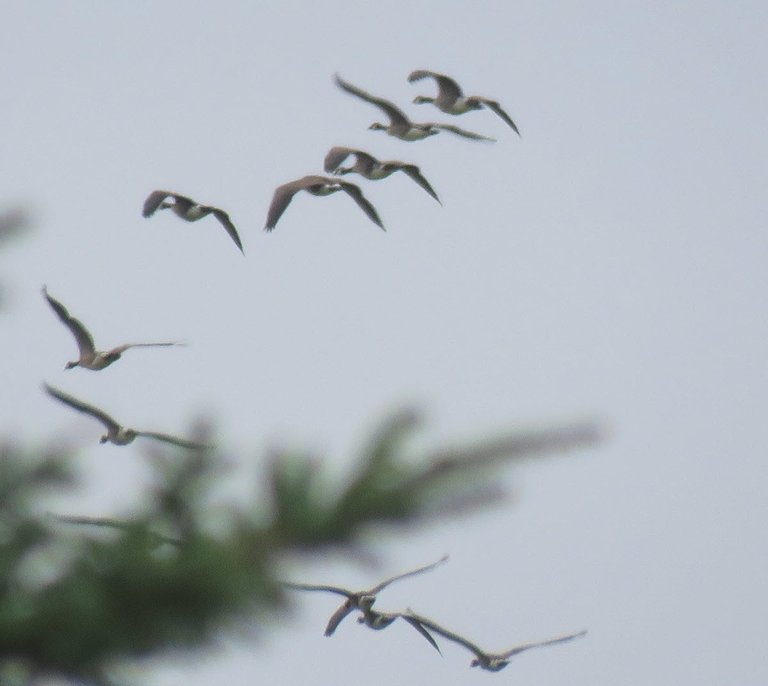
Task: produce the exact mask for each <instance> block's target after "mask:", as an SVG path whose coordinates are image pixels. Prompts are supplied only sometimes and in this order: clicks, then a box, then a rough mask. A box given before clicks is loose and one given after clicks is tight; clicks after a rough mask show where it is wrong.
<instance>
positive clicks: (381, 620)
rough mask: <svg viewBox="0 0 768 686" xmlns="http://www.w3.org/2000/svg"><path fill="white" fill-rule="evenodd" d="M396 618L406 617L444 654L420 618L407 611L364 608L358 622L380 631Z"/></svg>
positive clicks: (407, 620)
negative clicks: (378, 610)
mask: <svg viewBox="0 0 768 686" xmlns="http://www.w3.org/2000/svg"><path fill="white" fill-rule="evenodd" d="M396 619H404V620H405V621H406V622H408V624H410V625H411V626H412V627H413V628H414V629H416V631H418V632H419V633H420V634H421V635H422V636H423V637H424V638H425V639H427V641H429V644H430V645H431V646H432V647H433V648H434V649H435V650H436V651H437V652H438V653H440V654H441V655H442V653H441V651H440V647H439V646H438V645H437V641H435V639H434V637H433V636H432V634H430V633H429V631H427V630H426V629H425V628H424V627H423V626H422V624H421V622H420V621H419V620H418V619H416V618H415V617H412V616H411V615H410V614H408V613H407V612H377V611H376V610H372V609H371V608H368V609H367V610H363V614H362V615H360V616H359V617H358V618H357V621H358V624H365V625H366V626H367V627H369V628H371V629H375V630H376V631H380V630H381V629H386V628H387V627H388V626H389V625H390V624H392V622H394V621H395V620H396Z"/></svg>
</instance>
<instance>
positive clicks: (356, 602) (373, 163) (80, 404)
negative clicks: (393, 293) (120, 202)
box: [43, 70, 586, 672]
mask: <svg viewBox="0 0 768 686" xmlns="http://www.w3.org/2000/svg"><path fill="white" fill-rule="evenodd" d="M424 79H433V80H434V81H435V82H436V83H437V87H438V92H437V95H436V96H435V97H428V96H423V95H418V96H416V97H415V98H414V103H416V104H423V103H431V104H433V105H434V106H435V107H437V108H438V109H439V110H440V111H442V112H444V113H446V114H451V115H461V114H465V113H467V112H471V111H473V110H482V109H486V108H487V109H489V110H491V111H492V112H494V113H495V114H496V115H498V116H499V117H500V118H501V119H502V120H503V121H504V122H505V123H506V124H507V125H508V126H509V127H510V128H512V130H513V131H515V133H517V134H518V135H520V131H519V130H518V128H517V125H516V124H515V123H514V121H512V119H511V117H510V116H509V115H508V114H507V113H506V112H505V111H504V110H503V109H502V107H501V105H500V104H499V103H498V102H497V101H496V100H491V99H489V98H485V97H480V96H465V95H464V94H463V92H462V90H461V88H460V87H459V85H458V84H457V83H456V81H454V80H453V79H452V78H450V77H448V76H446V75H445V74H440V73H438V72H433V71H427V70H416V71H413V72H411V74H410V76H409V77H408V81H410V82H412V83H413V82H417V81H421V80H424ZM335 82H336V84H337V86H338V87H339V88H340V89H342V90H343V91H345V92H346V93H348V94H350V95H353V96H355V97H356V98H358V99H360V100H363V101H364V102H367V103H369V104H371V105H374V106H375V107H377V108H379V109H380V110H381V111H382V112H383V113H384V114H385V115H386V117H387V118H388V120H389V123H388V124H386V125H385V124H381V123H379V122H375V123H373V124H371V125H370V127H369V128H370V129H372V130H382V131H386V133H387V134H389V135H390V136H393V137H395V138H398V139H400V140H403V141H408V142H412V141H418V140H423V139H425V138H429V137H431V136H435V135H437V134H439V133H441V132H443V131H446V132H448V133H452V134H454V135H456V136H460V137H463V138H467V139H470V140H476V141H486V142H491V141H493V140H494V139H493V138H490V137H488V136H484V135H482V134H479V133H475V132H473V131H468V130H466V129H462V128H459V127H457V126H453V125H451V124H441V123H436V122H426V123H415V122H413V121H411V120H410V119H409V118H408V117H407V116H406V115H405V114H404V113H403V111H402V110H401V109H400V108H398V107H397V106H396V105H395V104H393V103H392V102H390V101H389V100H385V99H384V98H381V97H377V96H374V95H371V94H370V93H368V92H366V91H364V90H362V89H361V88H358V87H357V86H354V85H352V84H351V83H349V82H347V81H345V80H344V79H342V78H341V77H340V76H339V75H336V76H335ZM350 157H353V158H354V164H352V165H351V166H348V167H342V166H341V165H342V164H343V163H344V162H345V161H346V160H347V159H348V158H350ZM323 168H324V170H325V172H326V173H327V174H332V175H333V176H319V175H313V174H310V175H307V176H303V177H300V178H298V179H296V180H294V181H289V182H287V183H283V184H282V185H280V186H278V187H277V188H276V189H275V191H274V194H273V197H272V201H271V203H270V206H269V210H268V212H267V219H266V224H265V227H264V228H265V229H266V230H267V231H272V229H274V228H275V226H276V225H277V223H278V221H279V220H280V218H281V217H282V215H283V214H284V212H285V211H286V209H287V208H288V206H289V205H290V203H291V201H292V200H293V197H294V196H295V195H296V194H297V193H299V191H306V192H307V193H308V194H309V195H315V196H326V195H332V194H334V193H337V192H340V191H341V192H343V193H345V194H346V195H347V196H349V197H350V198H351V199H352V200H353V201H354V202H355V204H356V205H357V206H358V207H359V208H360V209H361V210H362V211H363V213H364V214H365V215H366V217H367V218H368V219H369V220H370V221H371V222H373V223H374V224H376V225H377V226H378V227H379V228H381V229H384V224H383V223H382V221H381V218H380V217H379V214H378V212H377V210H376V208H375V207H374V206H373V204H372V203H371V202H370V201H369V200H368V199H367V198H366V197H365V195H364V194H363V191H362V190H361V189H360V187H359V186H357V185H355V184H353V183H350V182H348V181H344V180H341V179H340V178H338V177H340V176H345V175H347V174H352V173H355V174H358V175H359V176H362V177H363V178H365V179H368V180H372V181H377V180H381V179H385V178H387V177H389V176H391V175H392V174H394V173H395V172H402V173H404V174H405V175H406V176H408V177H409V178H410V179H411V180H413V181H414V182H415V183H416V184H418V185H419V186H420V187H421V188H422V189H423V190H424V191H425V192H426V193H428V194H429V195H430V196H431V197H432V198H434V199H435V200H436V201H437V202H438V203H440V198H439V197H438V195H437V193H436V192H435V190H434V189H433V188H432V185H431V184H430V183H429V181H427V179H426V177H425V176H424V175H423V174H422V172H421V169H420V168H419V167H418V166H417V165H415V164H413V163H411V162H401V161H398V160H385V161H380V160H378V159H377V158H376V157H374V156H373V155H371V154H370V153H368V152H366V151H363V150H359V149H356V148H350V147H344V146H334V147H332V148H331V149H330V150H329V151H328V153H327V154H326V156H325V159H324V161H323ZM441 204H442V203H441ZM165 209H169V210H171V211H172V212H173V213H174V214H175V215H176V216H177V217H179V218H180V219H183V220H184V221H187V222H196V221H198V220H200V219H203V218H205V217H207V216H208V215H213V216H214V217H215V218H216V220H217V221H218V222H219V223H220V224H221V226H222V227H223V228H224V230H225V231H226V232H227V235H228V236H229V238H230V239H231V240H232V242H233V243H234V244H235V245H236V246H237V248H238V250H239V251H240V252H241V253H243V254H244V250H243V244H242V241H241V239H240V236H239V234H238V232H237V229H236V228H235V226H234V224H233V223H232V221H231V219H230V217H229V214H228V213H227V212H225V211H224V210H222V209H220V208H218V207H214V206H211V205H203V204H200V203H198V202H197V201H195V200H192V199H191V198H189V197H187V196H185V195H181V194H179V193H175V192H171V191H165V190H155V191H152V192H151V193H150V194H149V196H148V197H147V198H146V200H145V201H144V206H143V209H142V215H143V216H144V217H147V218H149V217H152V216H153V215H154V214H155V213H156V212H157V211H158V210H165ZM43 296H44V298H45V299H46V301H47V303H48V305H49V306H50V307H51V309H52V310H53V311H54V313H55V314H56V316H57V317H58V318H59V320H60V321H61V322H62V324H64V325H65V326H66V327H67V328H68V329H69V331H70V333H71V334H72V335H73V336H74V338H75V341H76V343H77V347H78V350H79V357H78V359H77V360H75V361H71V362H67V364H66V367H65V368H66V369H72V368H73V367H82V368H85V369H89V370H92V371H100V370H103V369H105V368H106V367H108V366H110V365H111V364H113V363H114V362H116V361H117V360H119V359H120V357H121V356H122V354H123V353H124V352H125V351H126V350H129V349H130V348H140V347H168V346H176V345H181V344H180V343H177V342H173V341H171V342H161V343H125V344H123V345H119V346H117V347H115V348H112V349H110V350H105V351H99V350H97V349H96V346H95V344H94V341H93V337H92V336H91V334H90V332H89V331H88V329H86V327H85V325H84V324H83V323H82V322H81V321H80V320H78V319H76V318H75V317H73V316H72V315H70V313H69V311H68V310H67V308H66V307H65V306H64V305H63V304H62V303H61V302H60V301H58V300H57V299H55V298H54V297H53V296H51V295H50V294H49V293H48V290H47V288H46V287H45V286H44V287H43ZM43 387H44V390H45V392H46V393H47V394H48V395H49V396H50V397H52V398H53V399H55V400H57V401H59V402H61V403H63V404H64V405H67V406H68V407H70V408H71V409H73V410H75V411H77V412H80V413H83V414H86V415H89V416H91V417H93V418H94V419H96V420H97V421H99V422H101V424H102V425H103V426H104V429H105V431H106V433H104V434H103V435H102V436H101V438H100V442H101V443H112V444H114V445H119V446H123V445H128V444H130V443H132V442H133V441H134V440H135V439H136V438H138V437H144V438H150V439H154V440H156V441H162V442H164V443H169V444H172V445H174V446H177V447H181V448H187V449H191V450H206V449H210V447H211V446H208V445H204V444H202V443H200V442H198V441H194V440H190V439H186V438H179V437H176V436H172V435H169V434H165V433H159V432H156V431H139V430H137V429H132V428H128V427H125V426H122V425H121V424H120V423H118V422H117V421H116V420H115V419H114V418H112V417H111V416H110V415H109V414H107V413H106V412H105V411H103V410H101V409H99V408H98V407H95V406H93V405H90V404H88V403H86V402H84V401H82V400H79V399H78V398H75V397H74V396H72V395H70V394H68V393H65V392H64V391H62V390H59V389H58V388H55V387H53V386H51V385H49V384H47V383H45V384H43ZM447 558H448V556H447V555H445V556H443V557H442V558H440V559H439V560H437V561H436V562H432V563H431V564H428V565H425V566H423V567H418V568H417V569H413V570H411V571H408V572H404V573H402V574H397V575H395V576H392V577H389V578H387V579H385V580H383V581H381V582H379V583H378V584H376V585H375V586H373V587H371V588H368V589H364V590H359V591H353V590H349V589H346V588H343V587H340V586H330V585H322V584H304V583H295V582H284V583H283V586H284V587H285V588H288V589H291V590H297V591H321V592H328V593H333V594H335V595H339V596H343V597H344V600H343V602H342V603H341V605H340V606H339V607H338V608H337V609H336V610H335V611H334V612H333V614H332V615H331V617H330V618H329V620H328V623H327V625H326V627H325V635H326V636H332V635H333V634H334V632H335V631H336V629H337V628H338V626H339V625H340V624H341V622H342V621H343V620H344V619H345V618H346V617H347V616H348V615H349V614H350V613H352V612H354V611H358V612H359V613H360V615H359V616H358V618H357V621H358V622H359V623H360V624H364V625H365V626H367V627H369V628H371V629H374V630H381V629H384V628H386V627H388V626H390V625H391V624H392V623H394V622H395V621H397V620H398V619H399V620H402V621H404V622H406V623H407V624H409V625H410V626H412V627H413V628H414V629H415V630H416V631H418V633H419V634H420V635H421V636H422V637H423V638H424V639H425V640H426V641H427V642H428V643H429V644H430V645H431V646H432V647H433V648H435V650H437V651H438V652H440V648H439V646H438V644H437V641H436V640H435V637H434V635H433V634H435V635H437V636H440V637H442V638H444V639H446V640H448V641H451V642H453V643H457V644H459V645H461V646H463V647H464V648H466V649H468V650H469V651H470V652H472V653H473V654H474V656H475V657H474V658H473V660H472V661H471V663H470V666H472V667H480V668H481V669H484V670H488V671H491V672H498V671H500V670H501V669H504V668H505V667H506V666H507V665H508V664H509V661H510V658H512V657H513V656H515V655H517V654H518V653H521V652H524V651H526V650H529V649H531V648H537V647H541V646H549V645H555V644H559V643H564V642H566V641H571V640H573V639H575V638H578V637H580V636H583V635H584V634H585V633H586V631H580V632H577V633H572V634H567V635H564V636H558V637H555V638H550V639H546V640H543V641H537V642H531V643H523V644H520V645H517V646H515V647H513V648H510V649H508V650H506V651H504V652H501V653H489V652H487V651H485V650H483V649H481V648H480V647H479V646H478V645H476V644H475V643H473V642H472V641H470V640H468V639H466V638H464V637H462V636H461V635H459V634H457V633H454V632H453V631H450V630H448V629H445V628H443V627H442V626H441V625H439V624H437V623H436V622H434V621H433V620H431V619H429V618H427V617H423V616H421V615H417V614H416V613H414V612H413V611H412V610H410V609H407V610H406V611H402V612H387V611H382V610H379V609H373V605H374V603H375V602H376V600H377V597H378V594H379V593H380V592H381V591H383V590H384V589H385V588H387V587H388V586H389V585H390V584H392V583H393V582H395V581H399V580H401V579H405V578H407V577H411V576H415V575H418V574H423V573H425V572H427V571H431V570H433V569H434V568H435V567H437V566H439V565H441V564H442V563H444V562H445V561H446V560H447Z"/></svg>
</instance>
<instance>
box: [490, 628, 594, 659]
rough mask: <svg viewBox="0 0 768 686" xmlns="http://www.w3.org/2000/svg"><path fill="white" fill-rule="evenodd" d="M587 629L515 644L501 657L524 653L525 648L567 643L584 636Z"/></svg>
mask: <svg viewBox="0 0 768 686" xmlns="http://www.w3.org/2000/svg"><path fill="white" fill-rule="evenodd" d="M586 633H587V631H586V629H585V630H584V631H579V632H577V633H575V634H568V635H567V636H558V637H557V638H550V639H548V640H546V641H536V642H533V643H522V644H520V645H518V646H515V647H514V648H510V649H509V650H506V651H505V652H503V653H501V654H500V655H499V657H503V658H504V659H506V658H508V657H512V656H513V655H517V654H518V653H522V652H523V651H524V650H529V649H530V648H538V647H540V646H550V645H554V644H555V643H565V642H566V641H571V640H573V639H574V638H579V637H581V636H584V634H586Z"/></svg>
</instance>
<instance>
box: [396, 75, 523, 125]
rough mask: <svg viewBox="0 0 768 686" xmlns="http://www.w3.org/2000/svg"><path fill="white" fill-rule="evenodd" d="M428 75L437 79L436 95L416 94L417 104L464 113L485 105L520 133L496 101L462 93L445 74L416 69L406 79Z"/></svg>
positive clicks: (427, 76) (449, 112)
mask: <svg viewBox="0 0 768 686" xmlns="http://www.w3.org/2000/svg"><path fill="white" fill-rule="evenodd" d="M430 77H431V78H433V79H435V81H437V88H438V91H437V95H436V96H435V97H434V98H429V97H427V96H426V95H417V96H416V97H415V98H414V99H413V102H415V103H416V104H417V105H420V104H422V103H427V102H431V103H432V104H433V105H435V107H437V108H438V109H439V110H441V111H443V112H445V113H446V114H464V113H465V112H469V111H471V110H482V109H483V108H484V107H487V108H488V109H489V110H491V111H493V112H495V113H496V114H498V115H499V116H500V117H501V118H502V119H503V120H504V121H505V122H506V123H507V124H508V125H509V126H511V127H512V130H513V131H514V132H515V133H516V134H517V135H518V136H519V135H520V131H518V129H517V126H516V125H515V122H513V121H512V118H511V117H510V116H509V115H508V114H507V113H506V112H505V111H504V110H503V109H501V105H499V103H498V102H496V101H495V100H489V99H488V98H482V97H480V96H479V95H464V93H462V91H461V88H460V87H459V84H458V83H456V82H455V81H454V80H453V79H452V78H450V77H448V76H446V75H445V74H438V73H437V72H434V71H427V70H426V69H417V70H416V71H413V72H411V74H410V76H409V77H408V81H410V82H411V83H413V82H414V81H420V80H421V79H426V78H430Z"/></svg>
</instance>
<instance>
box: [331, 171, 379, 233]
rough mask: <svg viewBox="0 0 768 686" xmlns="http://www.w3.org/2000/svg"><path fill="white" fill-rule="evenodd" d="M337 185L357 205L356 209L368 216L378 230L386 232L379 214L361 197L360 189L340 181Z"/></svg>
mask: <svg viewBox="0 0 768 686" xmlns="http://www.w3.org/2000/svg"><path fill="white" fill-rule="evenodd" d="M338 183H339V185H340V186H341V190H343V191H344V192H345V193H346V194H347V195H348V196H349V197H350V198H352V199H353V200H354V201H355V202H356V203H357V205H358V207H360V209H361V210H363V212H365V213H366V214H367V215H368V218H369V219H370V220H371V221H372V222H373V223H374V224H376V226H378V227H379V228H380V229H382V230H385V231H386V229H384V224H382V223H381V219H379V214H378V212H376V208H375V207H374V206H373V205H371V203H370V202H369V201H368V199H367V198H366V197H365V196H364V195H363V191H361V190H360V187H359V186H356V185H355V184H354V183H348V182H346V181H340V182H338Z"/></svg>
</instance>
